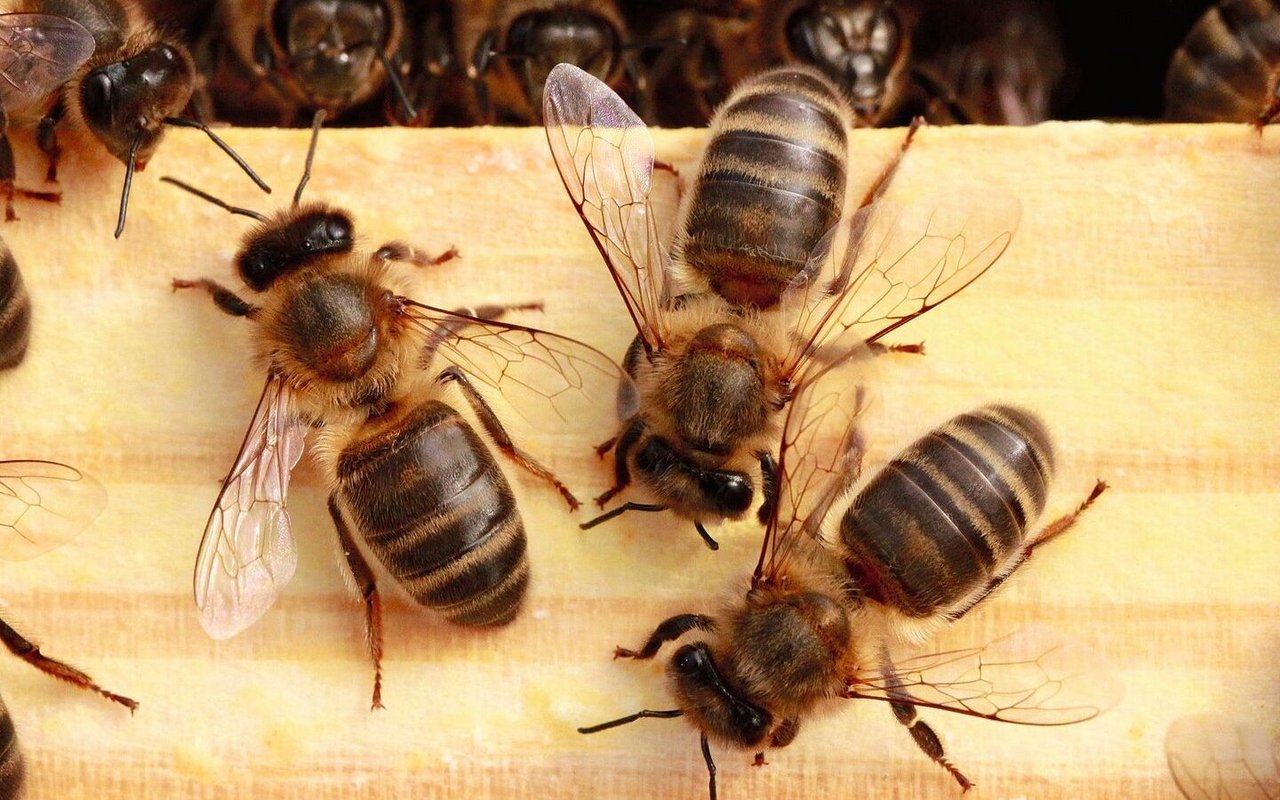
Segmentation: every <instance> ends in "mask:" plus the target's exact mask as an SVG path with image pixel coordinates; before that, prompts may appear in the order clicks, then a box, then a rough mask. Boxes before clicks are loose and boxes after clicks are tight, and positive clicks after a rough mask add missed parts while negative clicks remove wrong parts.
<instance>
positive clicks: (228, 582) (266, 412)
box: [194, 376, 306, 639]
mask: <svg viewBox="0 0 1280 800" xmlns="http://www.w3.org/2000/svg"><path fill="white" fill-rule="evenodd" d="M305 435H306V425H305V423H303V421H302V420H301V419H300V418H299V417H298V415H297V413H296V411H295V409H294V400H293V393H292V391H291V390H290V389H289V388H288V386H286V385H285V383H284V381H283V380H282V379H280V378H279V377H277V376H272V377H270V378H268V379H267V385H266V387H265V388H264V389H263V390H262V399H260V400H259V401H258V408H257V410H256V411H254V414H253V422H251V423H249V430H248V432H246V433H245V437H244V443H243V444H242V445H241V446H240V454H239V455H237V456H236V463H235V466H233V467H232V468H231V473H230V474H229V475H228V476H227V480H226V482H224V483H223V484H222V491H220V492H219V493H218V499H217V501H216V502H215V503H214V504H213V512H212V513H211V514H210V515H209V523H208V524H207V525H206V526H205V531H204V538H203V539H201V540H200V550H199V552H197V553H196V565H195V575H194V583H195V598H196V607H197V608H199V609H200V624H201V625H203V626H204V629H205V631H207V632H208V634H209V635H210V636H212V637H213V638H215V639H228V638H230V637H232V636H235V635H236V634H237V633H239V632H240V631H242V630H244V629H245V628H247V627H249V626H250V625H252V624H253V623H254V622H256V621H257V620H258V618H259V617H261V616H262V615H263V614H264V613H266V610H267V609H268V608H270V607H271V604H272V603H274V602H275V599H276V594H277V593H278V592H279V591H280V588H281V587H282V586H284V585H285V584H286V583H288V582H289V580H290V579H291V578H293V573H294V570H295V569H296V568H297V566H298V554H297V551H296V550H295V549H294V545H293V534H292V532H291V531H290V529H289V511H288V508H287V506H286V495H287V492H288V489H289V474H290V473H291V472H292V471H293V467H294V465H296V464H297V463H298V459H299V458H301V457H302V448H303V444H304V441H305Z"/></svg>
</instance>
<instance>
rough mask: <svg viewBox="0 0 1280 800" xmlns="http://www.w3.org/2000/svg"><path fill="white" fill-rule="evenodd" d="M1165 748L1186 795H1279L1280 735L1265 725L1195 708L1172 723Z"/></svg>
mask: <svg viewBox="0 0 1280 800" xmlns="http://www.w3.org/2000/svg"><path fill="white" fill-rule="evenodd" d="M1164 749H1165V755H1167V756H1168V758H1169V772H1171V773H1172V774H1173V780H1174V783H1176V784H1177V785H1178V789H1179V790H1180V791H1181V792H1182V794H1183V796H1184V797H1186V798H1187V800H1214V798H1232V800H1272V798H1275V797H1280V741H1277V740H1276V739H1275V738H1274V737H1269V736H1268V735H1267V732H1266V731H1265V730H1264V729H1263V727H1262V726H1261V725H1258V724H1250V723H1246V722H1240V721H1236V720H1232V719H1228V718H1227V717H1224V716H1222V715H1221V714H1192V715H1190V716H1186V717H1181V718H1179V719H1176V720H1174V722H1173V724H1172V725H1170V726H1169V731H1168V732H1167V733H1166V734H1165V739H1164Z"/></svg>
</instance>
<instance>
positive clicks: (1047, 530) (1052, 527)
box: [947, 481, 1108, 620]
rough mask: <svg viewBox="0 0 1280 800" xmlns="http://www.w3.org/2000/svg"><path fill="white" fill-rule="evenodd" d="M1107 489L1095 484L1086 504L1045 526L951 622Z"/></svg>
mask: <svg viewBox="0 0 1280 800" xmlns="http://www.w3.org/2000/svg"><path fill="white" fill-rule="evenodd" d="M1107 488H1108V486H1107V482H1106V481H1098V482H1097V483H1095V484H1094V485H1093V491H1091V492H1089V496H1088V497H1086V498H1085V499H1084V502H1082V503H1081V504H1080V505H1079V506H1076V509H1075V510H1074V511H1072V512H1070V513H1069V514H1063V515H1062V516H1061V517H1058V518H1057V519H1055V520H1054V521H1053V522H1050V523H1049V524H1048V525H1046V526H1044V528H1043V529H1042V530H1041V531H1040V533H1038V534H1037V535H1036V537H1035V538H1034V539H1032V540H1031V541H1030V542H1028V543H1027V545H1026V547H1025V548H1023V550H1022V552H1021V553H1019V554H1018V557H1017V558H1015V559H1014V560H1013V563H1012V564H1010V565H1009V566H1008V567H1006V568H1005V569H1004V571H1003V572H1001V573H1000V574H999V575H996V576H995V577H993V578H992V579H991V582H990V583H988V584H987V587H986V588H985V589H983V590H982V593H981V594H979V595H978V596H977V597H974V598H971V599H970V600H969V601H968V602H967V603H965V604H964V605H963V606H962V607H960V608H958V609H956V610H955V611H952V612H951V613H949V614H948V615H947V617H948V618H949V619H951V620H957V619H960V618H961V617H963V616H964V615H965V614H966V613H968V612H969V609H971V608H973V607H974V606H976V605H977V604H978V603H981V602H982V601H983V600H985V599H987V597H989V596H990V595H991V593H992V592H994V591H995V590H996V589H999V588H1000V586H1001V585H1002V584H1004V582H1005V581H1006V580H1008V579H1009V576H1010V575H1012V574H1013V573H1014V571H1015V570H1016V569H1018V567H1020V566H1022V565H1023V563H1025V562H1026V560H1027V559H1029V558H1031V554H1032V553H1033V552H1035V549H1036V548H1037V547H1040V546H1041V545H1044V544H1048V543H1049V542H1050V541H1052V540H1054V539H1056V538H1058V537H1059V536H1061V535H1062V534H1064V533H1066V531H1067V529H1068V528H1070V527H1071V526H1072V525H1074V524H1075V523H1076V520H1077V519H1079V517H1080V515H1081V514H1083V513H1084V512H1085V510H1086V509H1088V508H1089V506H1091V505H1093V501H1094V500H1097V499H1098V496H1099V495H1101V494H1102V493H1103V492H1105V491H1106V490H1107Z"/></svg>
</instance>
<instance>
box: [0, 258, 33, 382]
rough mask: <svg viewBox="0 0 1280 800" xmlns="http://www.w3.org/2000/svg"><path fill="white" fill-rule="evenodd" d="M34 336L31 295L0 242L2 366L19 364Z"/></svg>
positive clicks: (16, 265)
mask: <svg viewBox="0 0 1280 800" xmlns="http://www.w3.org/2000/svg"><path fill="white" fill-rule="evenodd" d="M30 339H31V298H30V296H28V295H27V287H26V285H25V284H23V282H22V273H21V272H19V271H18V262H17V261H15V260H14V258H13V253H11V252H9V248H7V247H5V246H4V244H3V243H0V369H8V368H9V367H16V366H17V365H18V364H19V363H20V362H21V361H22V357H23V356H25V355H26V354H27V343H28V341H30Z"/></svg>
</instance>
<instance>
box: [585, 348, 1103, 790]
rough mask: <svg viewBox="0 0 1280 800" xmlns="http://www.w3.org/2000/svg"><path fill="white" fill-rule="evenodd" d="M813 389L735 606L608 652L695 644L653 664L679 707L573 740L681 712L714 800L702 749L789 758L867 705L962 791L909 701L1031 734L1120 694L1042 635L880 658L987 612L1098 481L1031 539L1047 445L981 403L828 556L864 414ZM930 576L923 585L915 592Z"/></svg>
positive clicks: (946, 428) (869, 495)
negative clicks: (790, 751) (882, 710)
mask: <svg viewBox="0 0 1280 800" xmlns="http://www.w3.org/2000/svg"><path fill="white" fill-rule="evenodd" d="M833 372H836V371H835V370H833ZM829 374H830V373H829ZM837 374H838V373H837ZM840 377H841V378H843V377H844V376H840ZM841 382H843V381H841ZM815 388H817V387H816V386H815V385H811V386H810V387H809V388H807V389H806V390H805V392H804V394H802V395H801V396H800V397H798V398H797V400H796V402H795V403H794V404H793V405H792V407H791V409H790V410H789V413H788V419H787V421H786V424H785V427H784V432H783V436H782V444H781V447H780V449H779V469H780V480H779V482H778V484H777V497H776V502H774V503H773V504H772V508H773V509H775V513H773V514H772V515H771V517H770V519H769V521H768V523H767V527H766V532H765V537H764V544H763V547H762V548H761V553H760V560H759V562H758V563H757V565H756V569H755V572H754V574H753V576H752V579H751V584H750V589H749V590H748V591H747V592H746V596H745V597H744V598H743V599H742V600H740V601H739V602H737V603H734V604H731V605H729V606H728V607H726V608H725V610H724V611H722V612H721V613H720V614H717V615H714V616H712V615H705V614H681V615H678V616H675V617H672V618H670V619H668V620H666V621H665V622H663V623H662V624H661V625H659V626H658V627H657V629H656V630H655V631H654V632H653V634H652V635H651V636H650V637H649V639H648V641H647V642H646V643H645V644H644V645H643V647H641V648H640V649H639V650H628V649H623V648H619V649H618V650H617V652H616V654H615V655H616V656H618V657H629V658H638V659H648V658H652V657H654V656H655V655H657V653H658V652H659V650H660V649H661V648H662V646H663V645H664V644H666V643H668V642H674V641H676V640H678V639H681V638H682V637H684V636H685V635H686V634H689V633H691V632H695V631H696V632H698V633H699V638H698V639H697V640H695V641H691V642H686V643H684V644H681V645H680V646H679V647H678V648H677V649H676V651H675V652H674V654H673V655H672V657H671V661H670V663H669V664H668V666H667V670H666V672H667V679H668V681H669V685H670V687H671V692H672V694H673V695H674V697H675V699H676V706H677V707H676V708H675V709H672V710H670V711H657V712H654V711H642V712H640V713H638V714H633V715H630V716H627V717H623V718H621V719H618V720H614V721H612V722H607V723H604V724H601V725H596V726H592V727H588V728H582V729H580V730H581V732H582V733H595V732H597V731H600V730H606V729H608V728H612V727H615V726H617V725H621V724H625V723H628V722H631V721H634V720H636V719H640V718H642V717H676V716H684V717H687V718H688V719H689V721H690V722H691V723H692V724H693V725H694V727H696V728H698V730H699V732H700V734H701V742H702V751H703V755H704V757H705V759H706V762H707V767H708V771H709V773H710V776H711V777H710V793H711V797H712V798H714V797H715V794H716V788H715V771H714V764H713V762H712V758H711V751H710V747H709V742H710V741H712V740H714V741H716V742H718V743H720V744H722V745H727V746H730V747H733V748H737V749H742V750H746V751H748V752H752V751H754V752H755V753H756V763H757V764H760V763H764V753H763V751H764V750H765V749H766V748H769V747H774V748H781V747H786V746H787V745H788V744H790V743H791V742H792V741H793V740H794V739H795V737H796V736H797V734H798V733H799V731H800V728H801V727H802V725H803V722H804V720H805V719H806V718H807V717H809V716H810V715H812V714H813V713H815V712H816V711H818V710H819V709H820V708H822V707H823V706H824V705H827V704H830V703H831V701H834V700H837V699H852V698H870V699H877V700H881V701H886V702H888V703H889V704H890V706H891V708H892V710H893V713H894V716H895V717H896V718H897V719H898V721H899V722H900V723H902V724H903V725H904V726H906V727H907V728H908V731H909V732H910V734H911V737H912V739H913V740H914V741H915V742H916V744H917V745H918V746H919V747H920V749H921V750H922V751H924V753H925V754H926V755H927V756H929V757H930V758H931V759H932V760H933V761H935V762H936V763H938V764H939V765H940V766H942V767H943V768H944V769H946V770H947V771H948V772H949V773H950V774H951V775H952V777H953V778H954V779H955V780H956V782H957V783H959V784H960V786H961V787H962V788H963V789H968V788H970V787H971V786H972V783H971V782H970V781H969V779H968V778H967V777H966V776H965V775H964V773H963V772H961V771H960V770H959V769H958V768H957V767H955V766H954V765H953V764H951V762H950V761H948V759H947V758H946V754H945V751H944V749H943V747H942V743H941V740H940V739H939V738H938V736H937V734H936V733H935V732H934V731H933V729H932V728H931V727H929V725H928V724H927V723H926V722H924V721H923V720H921V719H920V718H919V717H918V715H917V712H916V708H917V707H918V706H921V707H927V708H936V709H942V710H948V711H955V712H959V713H964V714H968V715H971V716H978V717H985V718H987V719H993V720H998V721H1003V722H1016V723H1021V724H1029V725H1062V724H1067V723H1071V722H1080V721H1083V720H1086V719H1090V718H1092V717H1094V716H1096V715H1097V714H1099V713H1100V712H1101V711H1102V710H1104V709H1106V708H1108V707H1110V705H1111V704H1112V703H1114V702H1115V700H1116V699H1118V697H1117V694H1116V686H1115V684H1114V682H1113V681H1112V680H1110V679H1109V678H1107V676H1105V675H1095V674H1091V672H1090V670H1088V667H1090V666H1094V665H1092V664H1089V663H1087V662H1084V661H1079V660H1073V659H1072V658H1071V655H1072V654H1071V653H1070V648H1067V647H1066V646H1065V643H1064V642H1063V641H1062V640H1060V639H1058V638H1057V637H1056V636H1055V635H1053V634H1051V633H1048V632H1044V631H1037V632H1035V633H1030V632H1028V633H1025V634H1021V635H1014V636H1012V637H1007V638H1005V639H1001V640H997V641H995V642H992V643H990V644H988V645H986V646H984V647H978V648H973V649H967V650H951V651H947V652H944V653H939V654H936V655H929V656H920V657H915V658H909V659H896V658H895V657H894V656H893V655H892V654H891V651H890V646H891V645H892V644H894V643H895V642H901V641H907V642H917V641H919V640H920V639H921V638H922V636H923V633H924V632H926V631H927V630H928V629H930V628H933V627H939V626H942V625H944V624H945V623H947V622H949V621H953V620H955V619H957V618H959V617H960V616H961V615H963V614H964V613H966V612H967V611H969V610H970V609H972V608H973V607H974V606H975V605H977V604H978V603H979V602H981V601H982V600H983V599H985V598H986V597H987V596H988V595H989V594H990V593H991V592H992V591H994V590H995V589H996V588H997V587H999V586H1000V585H1001V584H1002V583H1003V582H1004V581H1005V580H1006V579H1007V578H1008V577H1009V576H1010V575H1011V574H1012V573H1013V572H1014V571H1015V570H1016V569H1017V568H1018V566H1020V565H1021V564H1022V563H1023V562H1024V561H1025V560H1026V559H1027V558H1028V557H1029V556H1030V555H1031V553H1032V551H1033V550H1035V549H1036V548H1038V547H1040V546H1042V545H1044V544H1046V543H1047V542H1049V541H1050V540H1052V539H1054V538H1056V537H1057V536H1060V535H1061V534H1062V533H1063V532H1064V531H1066V530H1067V529H1068V528H1069V527H1070V526H1071V525H1072V524H1073V523H1074V522H1075V520H1076V519H1077V517H1078V516H1079V514H1080V513H1082V512H1083V511H1084V510H1085V509H1086V508H1088V506H1089V505H1090V504H1091V503H1092V502H1093V500H1094V499H1095V498H1096V497H1097V496H1098V495H1099V494H1100V493H1101V492H1102V491H1103V489H1105V484H1102V483H1101V482H1099V483H1098V484H1097V486H1096V487H1095V488H1094V491H1093V492H1092V493H1091V494H1090V496H1089V497H1088V499H1087V500H1085V502H1084V503H1083V504H1081V505H1080V506H1079V507H1078V508H1077V509H1076V510H1075V511H1074V512H1071V513H1069V514H1067V515H1066V516H1064V517H1061V518H1060V519H1058V520H1056V521H1055V522H1052V523H1050V524H1049V525H1047V526H1046V527H1044V528H1043V529H1042V530H1041V531H1040V532H1038V533H1036V534H1034V535H1028V534H1027V531H1028V529H1029V527H1030V526H1031V525H1032V524H1034V520H1035V518H1036V516H1037V515H1038V514H1039V513H1040V511H1041V510H1042V508H1043V506H1044V500H1045V497H1046V495H1047V490H1048V486H1047V480H1048V479H1049V477H1050V476H1051V474H1052V464H1053V459H1052V451H1051V448H1050V445H1049V440H1048V437H1047V436H1046V434H1045V431H1044V428H1043V426H1042V425H1041V424H1040V423H1039V421H1038V420H1037V419H1036V418H1035V417H1033V416H1032V415H1030V414H1028V413H1027V412H1024V411H1021V410H1018V409H1014V408H1011V407H1008V406H990V407H987V408H983V409H979V410H978V411H975V412H973V413H971V414H966V415H962V416H960V417H957V418H955V419H953V420H952V421H951V422H949V423H947V424H945V425H943V426H941V427H940V428H938V429H937V430H935V431H934V432H933V433H931V434H929V435H928V436H926V437H925V438H923V439H921V440H920V441H919V442H917V443H916V444H915V445H913V446H912V447H910V448H909V449H908V450H907V451H906V452H904V453H903V454H902V455H901V456H899V457H898V458H897V459H895V460H894V461H893V462H892V463H890V464H889V465H888V466H887V467H885V469H884V470H882V471H881V472H880V473H879V474H878V475H877V476H875V477H874V478H873V479H872V480H871V481H870V482H869V483H868V484H867V485H866V487H865V488H864V489H863V490H862V491H861V492H860V493H859V494H858V496H857V499H856V500H855V501H854V502H853V505H852V507H851V508H850V509H849V510H848V511H847V512H845V514H844V515H843V519H842V520H841V522H840V524H839V530H840V540H839V542H838V543H837V546H836V547H835V548H833V549H828V548H826V547H824V546H822V544H821V543H820V539H821V536H822V530H823V522H824V520H825V519H827V518H828V517H829V516H830V513H829V512H830V511H831V510H832V509H833V508H834V507H835V506H836V504H837V502H838V501H839V500H840V498H841V496H843V495H844V494H845V492H846V491H847V490H848V489H849V488H850V487H852V486H854V485H855V484H856V482H857V480H858V474H859V469H860V464H861V461H862V450H863V443H862V438H861V434H860V433H859V431H858V430H857V428H856V427H853V426H852V424H850V425H849V426H847V427H846V428H845V429H844V430H845V432H844V434H843V435H840V434H835V435H833V432H832V427H833V426H834V425H836V424H838V423H840V422H848V423H852V415H853V413H854V412H855V411H856V409H858V408H859V407H860V405H861V403H860V401H859V400H857V399H855V396H854V392H856V391H858V390H859V387H858V385H857V384H852V385H849V386H848V388H844V389H841V390H837V391H832V392H829V393H827V394H817V395H814V394H813V391H814V389H815ZM969 458H973V459H974V460H973V461H969V460H967V459H969ZM916 481H919V482H916ZM922 494H923V495H924V496H923V497H922V496H921V495H922ZM1006 503H1007V504H1008V505H1007V506H1006V505H1005V504H1006ZM933 504H936V507H930V508H929V509H927V510H926V509H925V506H932V505H933ZM895 534H896V535H895ZM975 552H976V553H983V554H985V556H986V557H985V558H977V557H975V555H974V553H975ZM975 560H978V561H980V562H981V563H980V564H975V563H974V562H975ZM928 578H935V579H936V581H937V582H936V583H935V584H932V585H926V583H927V580H928ZM1093 672H1095V673H1096V672H1097V670H1094V671H1093ZM975 676H976V677H975Z"/></svg>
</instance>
